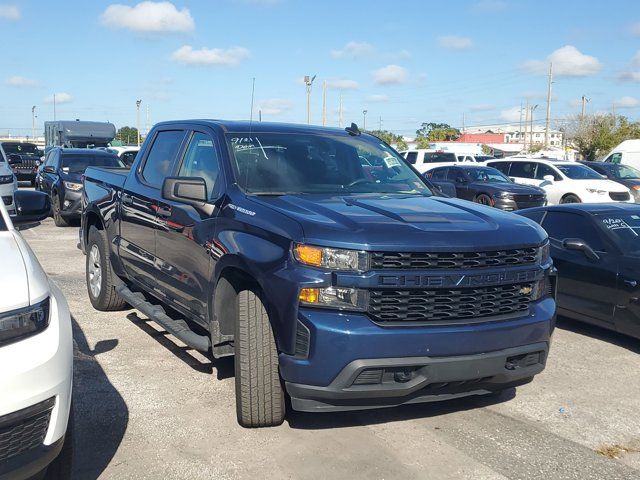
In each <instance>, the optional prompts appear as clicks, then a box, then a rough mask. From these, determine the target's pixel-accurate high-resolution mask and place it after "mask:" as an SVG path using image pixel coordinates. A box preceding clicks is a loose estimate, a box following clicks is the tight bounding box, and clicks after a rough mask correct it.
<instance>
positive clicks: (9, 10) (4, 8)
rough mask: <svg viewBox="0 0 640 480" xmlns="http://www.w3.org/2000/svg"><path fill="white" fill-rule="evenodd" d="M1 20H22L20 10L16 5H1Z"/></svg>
mask: <svg viewBox="0 0 640 480" xmlns="http://www.w3.org/2000/svg"><path fill="white" fill-rule="evenodd" d="M0 18H1V19H3V20H11V21H16V20H20V9H19V8H18V7H16V6H15V5H0Z"/></svg>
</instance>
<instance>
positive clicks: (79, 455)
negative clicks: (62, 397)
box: [72, 317, 129, 480]
mask: <svg viewBox="0 0 640 480" xmlns="http://www.w3.org/2000/svg"><path fill="white" fill-rule="evenodd" d="M72 323H73V339H74V343H75V348H74V379H73V408H74V414H75V418H74V420H75V429H74V452H73V478H78V479H83V480H84V479H95V478H98V477H99V476H100V475H101V474H102V472H103V471H104V470H105V468H106V467H107V465H109V463H110V462H111V459H112V458H113V456H114V455H115V453H116V451H117V450H118V447H119V445H120V443H121V442H122V438H123V437H124V433H125V431H126V429H127V424H128V423H129V409H128V408H127V404H126V403H125V401H124V399H123V398H122V396H121V395H120V393H119V392H118V390H117V389H116V388H115V387H114V386H113V385H112V384H111V382H110V381H109V378H108V377H107V375H106V374H105V372H104V370H102V367H101V366H100V364H99V363H98V362H97V360H96V357H97V356H98V355H100V354H102V353H106V352H108V351H110V350H113V349H114V348H116V346H117V345H118V340H117V339H111V340H101V341H99V342H98V343H97V344H96V346H95V348H94V349H93V350H92V349H90V348H89V345H88V343H87V339H86V337H85V335H84V332H83V331H82V329H81V328H80V326H79V325H78V322H77V321H76V319H75V318H73V317H72Z"/></svg>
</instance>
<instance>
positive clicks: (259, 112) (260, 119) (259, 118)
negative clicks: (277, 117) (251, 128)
mask: <svg viewBox="0 0 640 480" xmlns="http://www.w3.org/2000/svg"><path fill="white" fill-rule="evenodd" d="M258 121H259V122H261V121H262V109H260V110H258Z"/></svg>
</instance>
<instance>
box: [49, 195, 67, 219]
mask: <svg viewBox="0 0 640 480" xmlns="http://www.w3.org/2000/svg"><path fill="white" fill-rule="evenodd" d="M51 208H52V209H53V215H52V216H53V223H55V224H56V227H67V226H68V225H69V222H67V221H66V220H65V219H64V217H63V216H62V215H61V214H60V212H61V211H62V200H61V199H60V195H57V194H54V195H53V201H52V202H51Z"/></svg>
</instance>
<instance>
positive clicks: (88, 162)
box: [60, 154, 124, 173]
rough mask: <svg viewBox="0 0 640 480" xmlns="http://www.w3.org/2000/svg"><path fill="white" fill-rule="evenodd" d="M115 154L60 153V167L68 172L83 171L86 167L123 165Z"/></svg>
mask: <svg viewBox="0 0 640 480" xmlns="http://www.w3.org/2000/svg"><path fill="white" fill-rule="evenodd" d="M123 166H124V165H123V164H122V162H121V161H120V160H119V159H118V157H116V156H115V155H113V156H110V155H64V154H63V155H62V162H61V165H60V167H61V168H62V170H63V171H65V172H68V173H84V171H85V170H86V169H87V167H123Z"/></svg>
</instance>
